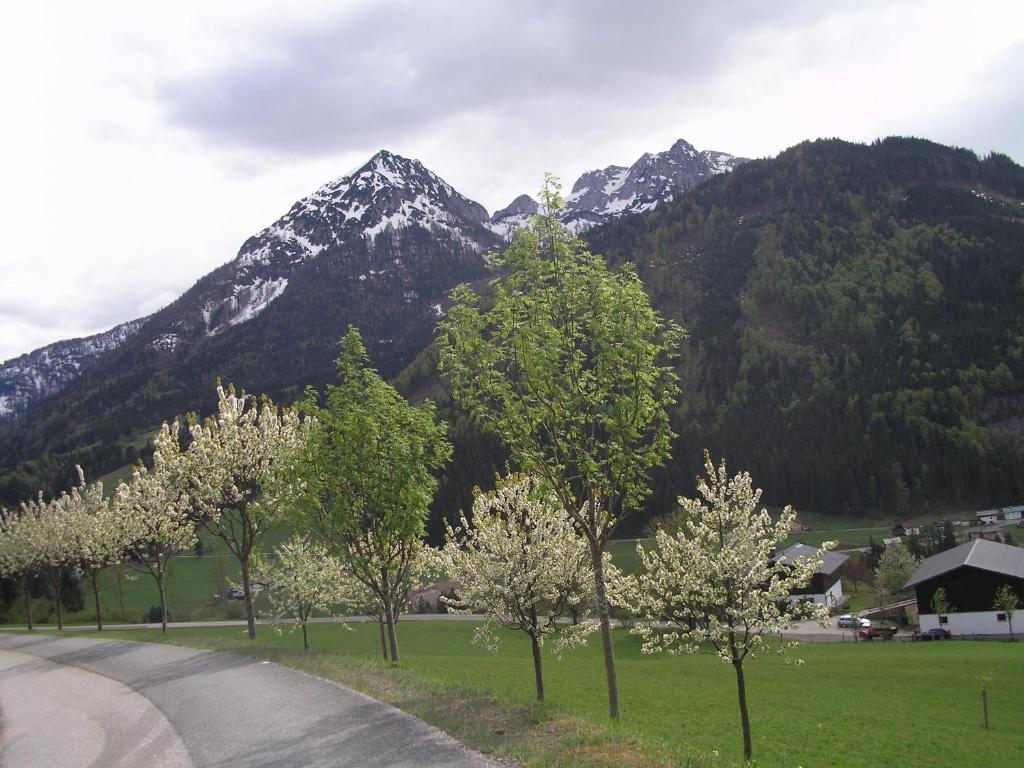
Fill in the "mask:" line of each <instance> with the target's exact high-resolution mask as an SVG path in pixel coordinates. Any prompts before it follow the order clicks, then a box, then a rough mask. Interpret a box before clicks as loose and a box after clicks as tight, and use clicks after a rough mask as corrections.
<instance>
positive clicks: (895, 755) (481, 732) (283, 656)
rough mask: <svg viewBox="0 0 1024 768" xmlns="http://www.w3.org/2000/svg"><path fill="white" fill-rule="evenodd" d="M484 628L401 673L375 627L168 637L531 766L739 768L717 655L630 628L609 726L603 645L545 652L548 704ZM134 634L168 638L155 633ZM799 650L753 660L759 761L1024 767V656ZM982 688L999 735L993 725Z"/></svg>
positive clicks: (408, 642)
mask: <svg viewBox="0 0 1024 768" xmlns="http://www.w3.org/2000/svg"><path fill="white" fill-rule="evenodd" d="M474 627H475V625H474V624H471V623H463V622H439V621H438V622H405V623H402V624H400V625H399V641H400V646H401V651H402V666H401V668H400V669H391V668H388V667H386V666H385V665H384V664H383V663H381V662H380V661H379V637H378V633H377V628H376V626H375V625H354V626H353V631H351V632H350V631H346V630H345V629H344V628H341V627H337V626H331V625H315V626H313V627H312V628H311V642H312V646H313V649H314V652H313V653H312V654H311V655H309V656H308V657H307V656H306V655H304V654H303V653H302V651H301V635H300V634H299V633H288V632H285V633H284V634H281V635H278V634H275V633H273V632H270V631H267V630H261V635H260V637H259V638H258V639H257V641H256V642H255V643H250V642H249V641H247V640H246V639H245V638H244V637H242V634H241V631H240V630H236V629H231V630H216V629H206V630H187V631H186V630H179V631H172V632H171V633H169V635H168V640H169V641H171V642H175V643H178V644H183V645H193V646H200V647H208V648H216V649H220V650H228V651H233V652H237V653H244V654H251V655H256V656H259V657H261V658H271V659H273V660H275V661H278V662H280V663H284V664H288V665H292V666H296V667H298V668H300V669H305V670H307V671H310V672H312V673H314V674H318V675H322V676H325V677H329V678H331V679H335V680H338V681H339V682H343V683H346V684H349V685H352V686H353V687H357V688H361V689H362V690H365V691H366V692H368V693H370V694H371V695H375V696H378V697H379V698H383V699H385V700H389V701H392V703H395V704H396V705H398V706H401V707H403V708H405V709H408V710H410V711H412V712H414V713H415V714H417V715H419V716H421V717H423V718H424V719H427V720H428V721H430V722H433V723H434V724H436V725H438V726H440V727H442V728H445V729H446V730H449V731H450V732H452V733H453V734H454V735H456V736H457V737H458V738H461V739H463V740H466V741H468V742H470V743H472V744H474V745H476V746H478V747H483V748H486V749H491V750H494V751H497V752H499V753H503V754H511V755H513V756H518V757H519V758H520V759H523V760H524V761H525V762H526V764H528V765H579V766H597V765H601V766H604V765H607V766H612V765H659V766H661V765H708V766H711V765H721V766H731V765H736V764H738V763H740V757H741V749H740V732H739V719H738V713H737V705H736V687H735V677H734V675H733V672H732V668H731V667H730V666H729V665H727V664H724V663H722V662H721V661H719V660H717V659H716V658H714V657H711V656H708V655H696V656H679V657H666V656H663V655H658V656H644V655H643V654H641V653H640V648H639V643H638V641H637V640H636V639H635V638H633V637H631V636H630V635H628V634H627V633H626V632H624V631H617V632H616V642H617V647H616V653H617V657H618V669H619V680H620V690H621V696H622V720H621V723H620V724H619V726H617V727H609V726H608V724H607V716H606V713H607V710H606V698H605V689H604V674H603V667H602V664H601V658H600V647H599V643H597V642H592V643H591V644H590V645H589V646H587V647H585V648H582V649H579V650H577V651H575V652H571V653H567V654H565V655H564V656H563V657H562V658H561V659H556V658H555V657H554V656H553V655H552V654H551V653H546V654H545V679H546V686H547V694H548V695H547V702H546V705H545V706H544V707H542V708H538V707H536V706H535V705H534V702H533V687H532V686H533V679H532V666H531V660H530V653H529V646H528V643H527V642H526V641H525V639H524V638H523V637H520V636H518V635H512V634H511V633H508V634H507V635H506V636H505V638H504V640H503V643H502V646H501V649H500V651H499V653H498V654H490V653H487V652H486V651H484V650H482V649H480V648H477V647H476V646H474V645H472V644H471V642H470V639H471V636H472V634H473V631H474ZM123 636H124V637H128V638H130V639H139V640H143V639H145V640H159V639H161V638H160V637H159V633H154V632H149V631H146V632H135V633H123ZM796 654H797V655H798V656H799V657H801V658H803V659H804V660H805V662H806V663H805V664H804V665H802V666H794V665H787V664H786V663H785V662H784V660H783V659H782V658H780V657H778V656H776V655H774V654H772V655H769V656H766V657H764V658H759V659H755V660H753V661H750V662H748V665H747V682H748V691H749V699H750V711H751V718H752V728H753V737H754V757H755V760H756V765H759V766H779V767H780V768H781V767H782V766H785V767H786V768H790V767H792V766H837V767H841V768H855V767H856V766H878V765H899V766H901V767H902V768H913V767H914V766H921V768H925V767H926V766H928V767H930V766H936V765H942V766H972V767H976V768H996V767H1001V766H1018V765H1024V730H1022V729H1021V728H1020V715H1021V712H1024V644H1015V645H1011V644H1009V643H1001V642H950V643H875V644H868V643H861V644H852V643H833V644H828V643H821V644H816V645H804V646H801V647H800V648H799V649H797V651H796ZM983 681H985V684H986V685H987V688H988V698H989V710H990V718H991V728H990V730H985V729H984V728H983V727H982V711H981V698H980V696H981V685H982V682H983ZM467 708H468V709H470V710H473V712H475V711H476V709H475V708H478V709H479V710H480V713H479V716H476V715H474V714H473V712H467V711H465V710H466V709H467ZM524 713H525V714H524ZM498 732H503V733H504V734H505V735H501V736H496V735H495V734H496V733H498ZM716 752H717V755H716ZM602 756H604V757H602Z"/></svg>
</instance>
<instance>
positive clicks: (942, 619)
mask: <svg viewBox="0 0 1024 768" xmlns="http://www.w3.org/2000/svg"><path fill="white" fill-rule="evenodd" d="M939 624H949V617H948V616H939Z"/></svg>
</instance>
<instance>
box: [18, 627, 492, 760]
mask: <svg viewBox="0 0 1024 768" xmlns="http://www.w3.org/2000/svg"><path fill="white" fill-rule="evenodd" d="M0 718H2V719H0V743H2V748H0V764H2V765H3V766H5V768H21V767H22V766H43V765H45V766H53V767H54V768H57V767H58V766H67V767H68V768H71V767H72V766H74V767H76V768H77V766H94V767H95V768H101V766H102V767H103V768H106V767H107V766H112V767H119V766H125V768H127V766H137V765H145V766H147V768H148V767H149V766H152V767H153V768H178V767H179V766H180V767H181V768H186V767H187V766H196V768H199V767H207V766H208V767H210V768H229V767H234V766H238V768H243V767H244V768H299V767H300V766H303V767H306V766H309V767H310V768H319V767H320V766H365V767H366V768H378V767H379V768H384V766H396V767H398V766H408V767H409V768H412V767H413V766H416V768H432V767H434V766H436V767H437V768H441V767H442V766H444V767H446V768H447V767H449V766H450V767H451V768H485V767H486V768H495V766H496V765H497V763H494V762H492V761H490V760H488V759H487V758H485V757H483V756H482V755H480V754H478V753H476V752H472V751H470V750H469V749H467V748H466V747H464V746H463V745H462V744H460V743H458V742H457V741H455V740H454V739H452V738H450V737H449V736H447V735H446V734H444V733H442V732H440V731H438V730H436V729H434V728H432V727H430V726H428V725H427V724H426V723H424V722H423V721H421V720H418V719H417V718H415V717H413V716H411V715H408V714H405V713H403V712H400V711H399V710H397V709H395V708H393V707H390V706H388V705H386V704H383V703H381V702H379V701H376V700H374V699H371V698H369V697H368V696H364V695H362V694H360V693H356V692H354V691H351V690H349V689H347V688H344V687H342V686H340V685H336V684H334V683H331V682H327V681H325V680H321V679H319V678H315V677H312V676H310V675H305V674H303V673H301V672H296V671H294V670H290V669H285V668H284V667H279V666H277V665H276V664H270V663H268V662H261V661H256V660H252V659H243V658H240V657H237V656H231V655H229V654H222V653H211V652H208V651H199V650H193V649H189V648H178V647H174V646H166V645H154V644H148V643H133V642H127V641H122V640H96V639H92V638H80V637H74V638H68V637H52V636H27V635H18V636H11V637H0Z"/></svg>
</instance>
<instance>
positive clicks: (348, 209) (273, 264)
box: [0, 140, 744, 426]
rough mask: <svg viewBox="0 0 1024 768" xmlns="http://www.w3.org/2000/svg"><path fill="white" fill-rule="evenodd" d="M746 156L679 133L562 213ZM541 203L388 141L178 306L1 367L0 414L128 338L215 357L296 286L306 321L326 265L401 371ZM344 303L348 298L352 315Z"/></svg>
mask: <svg viewBox="0 0 1024 768" xmlns="http://www.w3.org/2000/svg"><path fill="white" fill-rule="evenodd" d="M743 162H744V159H743V158H738V157H734V156H733V155H729V154H726V153H723V152H707V151H705V152H698V151H697V150H696V149H694V147H693V146H692V145H691V144H689V143H687V142H686V141H683V140H679V141H677V142H676V143H675V144H673V145H672V147H671V148H670V149H668V150H667V151H665V152H660V153H656V154H649V153H645V154H644V155H643V156H642V157H640V158H639V159H638V160H637V161H636V162H635V163H634V164H633V165H632V166H630V167H629V168H625V167H622V166H616V165H612V166H608V167H607V168H604V169H602V170H596V171H590V172H588V173H585V174H584V175H583V176H581V177H580V179H579V180H578V181H577V182H576V184H575V185H573V190H572V194H571V195H569V196H568V200H567V209H566V215H565V217H564V218H565V222H566V224H568V225H569V226H570V227H572V228H573V229H574V230H575V231H577V232H582V231H586V230H587V229H589V228H591V227H593V226H595V225H597V224H600V223H604V222H607V221H611V220H615V219H618V218H622V217H625V216H629V215H634V214H637V213H642V212H644V211H648V210H651V209H653V208H654V207H655V206H657V205H658V204H663V203H665V202H668V201H670V200H672V199H673V198H674V197H676V196H678V195H680V194H682V193H684V192H686V191H688V190H690V189H693V188H694V187H696V186H697V185H699V184H700V183H702V182H703V181H705V180H706V179H708V178H710V177H712V176H714V175H715V174H718V173H723V172H726V171H728V170H731V169H733V168H735V167H736V166H738V165H740V164H741V163H743ZM536 212H537V203H536V201H535V200H533V199H532V198H531V197H530V196H529V195H521V196H520V197H518V198H516V199H515V200H514V201H513V202H512V203H511V204H510V205H509V206H508V207H507V208H505V209H503V210H501V211H498V212H497V213H495V214H494V216H488V213H487V211H486V210H485V209H484V208H483V206H481V205H479V204H478V203H475V202H473V201H472V200H469V199H467V198H466V197H464V196H462V195H461V194H459V193H458V192H457V191H456V190H455V189H453V188H452V187H451V186H450V185H449V184H447V183H446V182H445V181H444V180H443V179H441V178H440V177H438V176H436V175H435V174H434V173H433V172H431V171H430V170H428V169H427V168H425V167H424V166H423V165H422V164H421V163H420V162H419V161H417V160H410V159H407V158H404V157H400V156H398V155H394V154H392V153H390V152H388V151H386V150H382V151H380V152H378V153H377V154H376V155H374V156H373V157H372V158H370V160H369V161H368V162H367V163H366V164H365V165H363V166H362V167H361V168H359V169H357V170H356V171H355V172H354V173H352V174H350V175H348V176H344V177H342V178H339V179H336V180H334V181H332V182H329V183H327V184H325V185H323V186H322V187H320V188H319V189H317V190H316V191H315V192H313V193H312V194H311V195H309V196H308V197H305V198H303V199H301V200H299V201H298V202H296V203H295V204H294V205H293V206H292V207H291V209H290V210H289V211H288V212H287V213H286V214H285V215H284V216H282V217H281V218H280V219H278V220H277V221H275V222H274V223H273V224H271V225H270V226H269V227H267V228H266V229H264V230H262V231H261V232H259V233H257V234H255V235H253V236H252V237H250V238H249V239H248V240H246V241H245V243H243V244H242V247H241V249H240V250H239V252H238V254H237V256H236V257H235V258H234V260H232V261H231V262H229V263H227V264H225V265H223V266H222V267H220V268H218V269H216V270H214V271H213V272H212V273H210V274H209V275H207V276H206V277H204V278H202V279H201V280H200V281H199V282H198V283H197V284H196V285H195V286H193V287H192V288H191V289H190V290H189V291H187V292H186V293H185V294H184V295H183V296H182V297H180V298H179V299H178V300H177V301H175V302H174V303H173V304H171V305H170V306H169V307H167V308H165V309H163V310H161V311H159V312H157V313H155V314H153V315H151V316H149V317H145V318H140V319H137V320H131V321H129V322H126V323H123V324H121V325H118V326H117V327H116V328H113V329H111V330H110V331H107V332H105V333H101V334H98V335H96V336H92V337H89V338H85V339H76V340H71V341H61V342H57V343H56V344H51V345H48V346H46V347H43V348H41V349H38V350H35V351H34V352H30V353H28V354H25V355H22V356H20V357H18V358H15V359H13V360H8V361H7V362H5V363H3V365H0V425H3V424H5V423H6V424H7V425H8V426H9V425H11V424H13V423H15V422H17V421H18V420H19V419H20V418H21V417H22V416H24V415H25V414H26V413H27V412H28V411H29V410H30V408H31V407H32V405H33V404H34V403H36V402H37V401H40V400H43V399H46V398H48V397H50V396H52V395H54V394H56V393H58V392H60V391H61V390H63V389H64V388H65V387H67V386H68V385H69V384H70V383H71V382H73V381H75V380H76V379H77V378H78V377H79V376H80V375H82V374H83V373H86V372H88V371H90V370H92V369H93V368H95V367H96V366H97V365H98V364H100V362H101V361H102V362H107V361H113V360H114V359H115V358H114V355H113V353H114V352H115V350H119V349H121V348H126V349H124V350H122V351H121V352H120V353H119V358H121V359H124V360H126V361H127V362H128V363H129V364H130V366H131V367H138V368H139V369H146V370H155V369H159V368H161V367H162V366H164V365H166V364H167V363H168V362H169V361H171V360H177V359H178V358H179V357H182V356H189V355H191V354H193V353H198V347H199V346H202V345H204V344H208V345H209V346H213V347H214V348H216V349H217V350H218V351H217V352H215V353H214V354H213V358H212V359H214V360H216V359H217V356H218V355H219V354H220V352H219V350H220V349H221V345H218V344H215V343H208V342H207V340H208V339H210V338H211V337H217V336H221V335H224V334H225V333H226V332H228V331H231V330H232V329H235V328H237V327H239V326H241V325H243V324H245V323H247V322H249V321H251V320H253V319H254V318H256V317H258V316H259V315H260V314H262V313H263V312H264V311H265V310H267V309H268V308H269V307H270V306H271V304H273V303H274V302H276V301H278V300H279V299H280V298H282V297H284V296H286V295H287V300H286V301H284V302H283V303H282V304H281V305H279V306H281V307H282V309H281V312H282V313H286V314H290V315H291V319H293V320H297V319H298V317H296V316H295V315H296V314H297V315H302V314H303V311H302V309H301V308H300V307H299V306H298V304H299V303H301V302H303V301H304V300H305V303H307V304H312V302H311V301H309V299H310V297H309V295H308V293H306V294H305V296H299V295H297V294H298V291H297V290H296V289H295V288H292V290H291V292H288V286H289V283H290V282H293V281H296V280H297V281H298V282H299V284H300V286H301V285H302V283H303V281H305V280H307V279H309V275H310V274H311V273H317V274H318V275H319V277H317V278H315V279H317V280H322V279H324V278H325V277H329V279H330V280H331V281H332V285H331V287H330V289H331V291H332V292H333V293H334V294H335V295H333V296H324V298H325V299H326V300H328V301H329V302H330V303H331V304H332V305H335V304H338V303H339V302H344V303H345V304H346V305H347V308H348V309H351V310H353V311H351V312H349V313H348V314H349V315H350V316H349V317H348V318H347V319H348V320H349V321H351V322H354V323H356V324H357V325H359V326H360V327H365V328H367V329H368V330H369V329H373V330H374V331H379V333H377V334H376V336H375V338H374V340H373V343H374V344H375V345H376V347H377V349H376V355H375V360H377V361H378V363H379V364H381V365H382V367H383V368H384V369H385V370H387V371H390V372H395V371H397V370H398V369H400V368H401V366H402V365H403V364H405V363H408V362H409V361H410V360H411V356H412V355H414V354H415V351H418V349H419V348H420V347H421V346H422V344H423V343H424V341H425V340H426V339H428V338H429V335H430V331H431V329H432V325H433V320H434V319H435V318H436V316H437V313H439V312H440V311H441V302H442V301H443V299H444V295H445V293H446V292H447V290H449V289H450V288H452V287H453V286H454V285H456V284H457V283H458V282H462V281H465V280H474V279H478V278H480V277H483V276H484V275H485V274H486V261H485V256H486V254H487V253H488V252H489V251H492V250H494V249H495V248H497V247H499V246H500V244H501V243H502V242H503V241H504V240H505V239H507V238H508V237H509V236H510V235H511V232H512V231H513V230H514V229H515V228H516V227H519V226H522V225H523V224H524V223H526V221H527V219H528V218H529V216H530V215H532V214H534V213H536ZM359 294H362V296H360V295H359ZM367 297H372V298H373V299H374V300H375V301H378V302H380V303H381V304H382V305H386V306H388V307H391V308H394V307H400V310H399V311H398V312H397V315H399V316H401V317H400V318H397V322H395V323H392V322H391V319H392V318H393V317H394V313H390V312H389V315H380V314H379V313H377V312H375V311H373V308H372V307H369V306H366V304H367V302H366V301H364V300H363V299H365V298H367ZM345 309H346V307H340V306H339V307H338V310H339V311H340V312H341V313H342V314H345V313H346V312H345ZM367 314H368V315H369V316H367ZM385 347H386V348H385ZM205 357H206V358H209V356H208V355H207V356H205ZM323 362H324V361H320V362H319V364H318V365H319V367H323ZM327 362H329V360H328V361H327ZM115 367H116V366H115ZM122 367H123V366H122Z"/></svg>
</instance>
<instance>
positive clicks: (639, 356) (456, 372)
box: [439, 176, 683, 718]
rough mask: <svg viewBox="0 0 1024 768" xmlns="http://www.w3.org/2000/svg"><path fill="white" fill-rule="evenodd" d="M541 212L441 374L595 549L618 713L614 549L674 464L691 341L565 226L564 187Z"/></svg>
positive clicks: (459, 312)
mask: <svg viewBox="0 0 1024 768" xmlns="http://www.w3.org/2000/svg"><path fill="white" fill-rule="evenodd" d="M541 203H542V214H541V215H539V216H536V217H534V219H533V221H532V223H531V224H530V226H528V227H525V228H523V229H520V230H518V231H517V232H516V234H515V236H514V237H513V240H512V243H511V245H509V247H508V248H507V249H506V250H505V252H504V253H502V254H500V255H496V256H494V257H493V260H494V263H495V264H496V266H497V267H498V268H499V269H501V270H502V271H503V272H504V277H502V278H501V279H500V280H498V281H496V282H495V284H494V301H493V305H492V306H491V308H490V309H484V308H482V307H481V304H480V298H479V297H478V296H477V295H475V294H474V293H473V292H472V291H471V290H470V288H469V287H468V286H460V287H458V288H456V289H455V291H453V294H452V296H453V299H454V305H453V307H452V308H451V310H450V312H449V314H448V318H447V319H446V320H445V321H444V322H443V323H442V324H441V337H440V346H441V353H440V361H439V368H440V370H441V372H442V373H443V374H444V375H445V376H446V377H447V378H448V379H449V380H450V381H451V385H452V395H453V396H454V397H455V399H456V401H458V402H459V403H460V404H461V405H462V406H463V407H464V408H466V409H467V410H468V411H469V413H470V414H471V415H472V416H473V418H474V419H475V420H476V421H477V422H478V423H479V424H481V425H482V426H483V427H484V428H485V429H487V430H490V431H492V432H494V433H495V434H497V435H498V436H499V437H500V438H501V439H502V440H503V441H504V442H505V444H506V446H507V447H508V449H509V451H510V452H511V454H512V457H513V459H514V460H515V462H516V463H517V464H518V465H519V467H520V468H521V469H522V470H523V471H525V472H528V473H530V474H533V475H536V476H538V477H540V478H542V479H543V480H544V481H545V482H546V483H547V484H548V485H549V486H550V487H551V488H552V489H553V490H554V492H555V493H556V495H557V496H558V499H559V502H560V503H561V505H562V506H563V507H564V508H565V510H566V511H567V512H568V513H569V515H570V516H571V517H572V519H573V522H574V523H575V525H576V527H577V529H578V530H579V533H580V535H581V536H583V537H584V538H585V539H586V541H587V544H588V546H589V549H590V561H591V568H592V571H593V580H594V589H595V596H596V602H597V614H598V618H599V621H600V626H601V641H602V646H603V651H604V662H605V674H606V678H607V686H608V712H609V714H610V716H611V717H612V718H617V717H618V714H619V692H618V682H617V677H616V672H615V654H614V649H613V645H612V633H611V619H610V605H609V601H608V590H607V584H606V575H605V573H604V550H605V546H606V544H607V542H608V539H609V537H610V536H611V534H612V532H613V531H614V530H615V528H616V526H617V525H618V523H619V521H620V520H621V519H622V518H623V517H624V516H625V515H627V514H628V513H630V512H631V511H634V510H636V509H638V508H639V507H640V505H641V504H642V502H643V500H644V497H645V496H646V495H647V494H648V493H649V488H648V485H647V480H648V472H649V470H650V469H651V468H653V467H656V466H659V465H660V464H662V463H663V462H664V461H665V460H666V459H667V457H668V455H669V450H670V443H671V439H672V436H673V435H672V432H671V430H670V428H669V415H668V408H669V407H670V406H671V405H672V404H673V403H674V402H675V399H676V397H677V395H678V392H679V390H678V387H677V384H676V374H675V371H674V369H673V367H672V361H673V360H674V359H675V358H676V355H677V348H678V346H679V343H680V341H681V340H682V339H683V332H682V331H681V329H680V328H679V327H678V326H676V325H675V324H674V323H672V322H670V321H667V320H663V319H662V318H660V317H659V316H658V314H657V313H656V312H655V311H654V310H653V309H652V308H651V302H650V300H649V298H648V296H647V294H646V293H645V292H644V288H643V285H642V284H641V282H640V280H639V278H638V277H637V275H636V273H635V271H634V270H633V269H632V268H631V267H629V266H626V267H623V269H622V271H620V272H612V271H610V270H609V269H608V267H607V266H606V265H605V263H604V261H603V260H602V259H601V258H600V257H599V256H595V255H593V254H591V253H590V252H589V251H588V250H587V249H586V248H585V246H584V245H583V243H582V242H581V241H580V240H579V239H578V238H577V237H575V236H574V235H573V234H572V233H571V232H570V231H569V230H568V229H566V228H565V227H564V226H563V225H562V224H561V222H560V221H559V218H558V216H559V212H560V211H561V209H562V208H563V206H564V203H563V201H562V198H561V196H560V195H559V189H558V184H557V180H555V179H554V177H552V176H548V177H547V178H546V180H545V184H544V188H543V189H542V190H541Z"/></svg>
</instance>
